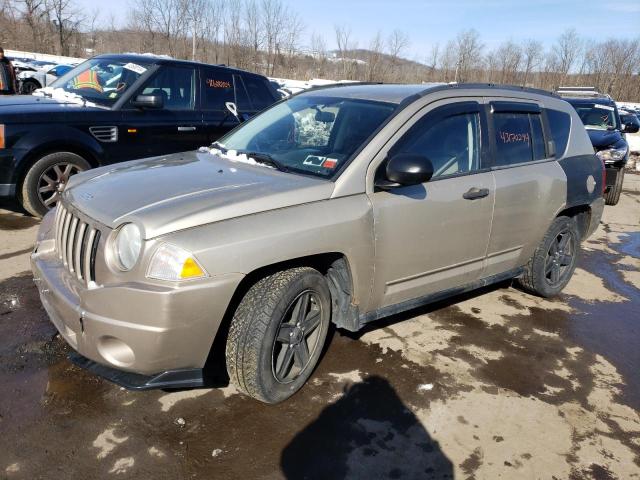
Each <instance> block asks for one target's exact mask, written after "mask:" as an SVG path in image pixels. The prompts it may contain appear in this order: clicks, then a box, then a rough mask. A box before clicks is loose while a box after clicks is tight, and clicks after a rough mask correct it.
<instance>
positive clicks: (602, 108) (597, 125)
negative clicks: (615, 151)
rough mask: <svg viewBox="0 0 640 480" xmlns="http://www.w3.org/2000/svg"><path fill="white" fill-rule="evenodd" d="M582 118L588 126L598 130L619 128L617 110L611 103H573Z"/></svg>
mask: <svg viewBox="0 0 640 480" xmlns="http://www.w3.org/2000/svg"><path fill="white" fill-rule="evenodd" d="M573 106H574V108H575V109H576V111H577V112H578V116H580V120H582V123H584V126H585V127H587V128H593V129H597V130H614V129H616V128H618V124H617V122H616V115H615V110H614V108H613V107H610V106H609V105H600V104H598V103H590V104H589V103H580V104H574V105H573Z"/></svg>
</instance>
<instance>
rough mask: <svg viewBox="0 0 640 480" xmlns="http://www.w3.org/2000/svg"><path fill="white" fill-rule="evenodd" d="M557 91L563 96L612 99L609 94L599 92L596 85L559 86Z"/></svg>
mask: <svg viewBox="0 0 640 480" xmlns="http://www.w3.org/2000/svg"><path fill="white" fill-rule="evenodd" d="M556 93H557V94H558V95H560V96H563V97H586V98H589V97H591V98H607V99H609V100H611V97H610V96H609V95H607V94H606V93H601V92H599V91H598V89H597V88H596V87H558V89H557V90H556Z"/></svg>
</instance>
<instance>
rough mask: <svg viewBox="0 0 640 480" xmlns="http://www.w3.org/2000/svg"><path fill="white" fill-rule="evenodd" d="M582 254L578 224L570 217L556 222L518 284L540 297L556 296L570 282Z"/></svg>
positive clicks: (557, 219) (558, 219)
mask: <svg viewBox="0 0 640 480" xmlns="http://www.w3.org/2000/svg"><path fill="white" fill-rule="evenodd" d="M579 251H580V234H579V232H578V227H577V225H576V221H575V220H574V219H573V218H569V217H558V218H556V219H555V220H554V221H553V223H552V224H551V227H550V228H549V230H548V231H547V233H546V235H545V236H544V238H543V239H542V242H541V243H540V245H539V246H538V248H537V249H536V251H535V253H534V254H533V257H531V260H529V263H528V264H527V265H526V267H525V271H524V273H523V274H522V276H521V277H520V278H518V283H519V284H520V285H521V286H522V287H523V288H524V289H525V290H528V291H529V292H531V293H534V294H536V295H540V296H541V297H553V296H555V295H557V294H558V293H560V292H561V291H562V289H563V288H564V287H565V286H566V285H567V283H569V280H571V276H572V275H573V272H574V270H575V269H576V263H577V260H578V252H579Z"/></svg>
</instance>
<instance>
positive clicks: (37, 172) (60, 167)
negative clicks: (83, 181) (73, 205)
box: [20, 152, 91, 217]
mask: <svg viewBox="0 0 640 480" xmlns="http://www.w3.org/2000/svg"><path fill="white" fill-rule="evenodd" d="M89 168H91V165H89V162H87V161H86V160H85V159H84V158H82V157H81V156H79V155H76V154H75V153H71V152H57V153H50V154H49V155H45V156H44V157H42V158H40V159H39V160H37V161H36V162H35V163H34V164H33V165H32V166H31V168H30V169H29V170H28V171H27V175H26V176H25V177H24V181H23V182H22V191H21V198H20V200H21V203H22V206H23V208H24V209H25V210H26V211H27V212H29V213H30V214H31V215H33V216H36V217H42V216H44V215H45V214H46V213H47V211H49V210H50V209H52V208H53V207H55V206H56V205H57V203H58V201H59V200H60V196H61V194H62V191H63V190H64V188H65V186H66V185H67V183H68V182H69V178H70V177H71V176H73V175H75V174H76V173H78V172H82V171H83V170H88V169H89Z"/></svg>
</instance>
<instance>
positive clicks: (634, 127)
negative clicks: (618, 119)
mask: <svg viewBox="0 0 640 480" xmlns="http://www.w3.org/2000/svg"><path fill="white" fill-rule="evenodd" d="M638 130H640V128H639V127H638V124H637V123H623V124H622V131H623V132H624V133H636V132H637V131H638Z"/></svg>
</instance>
